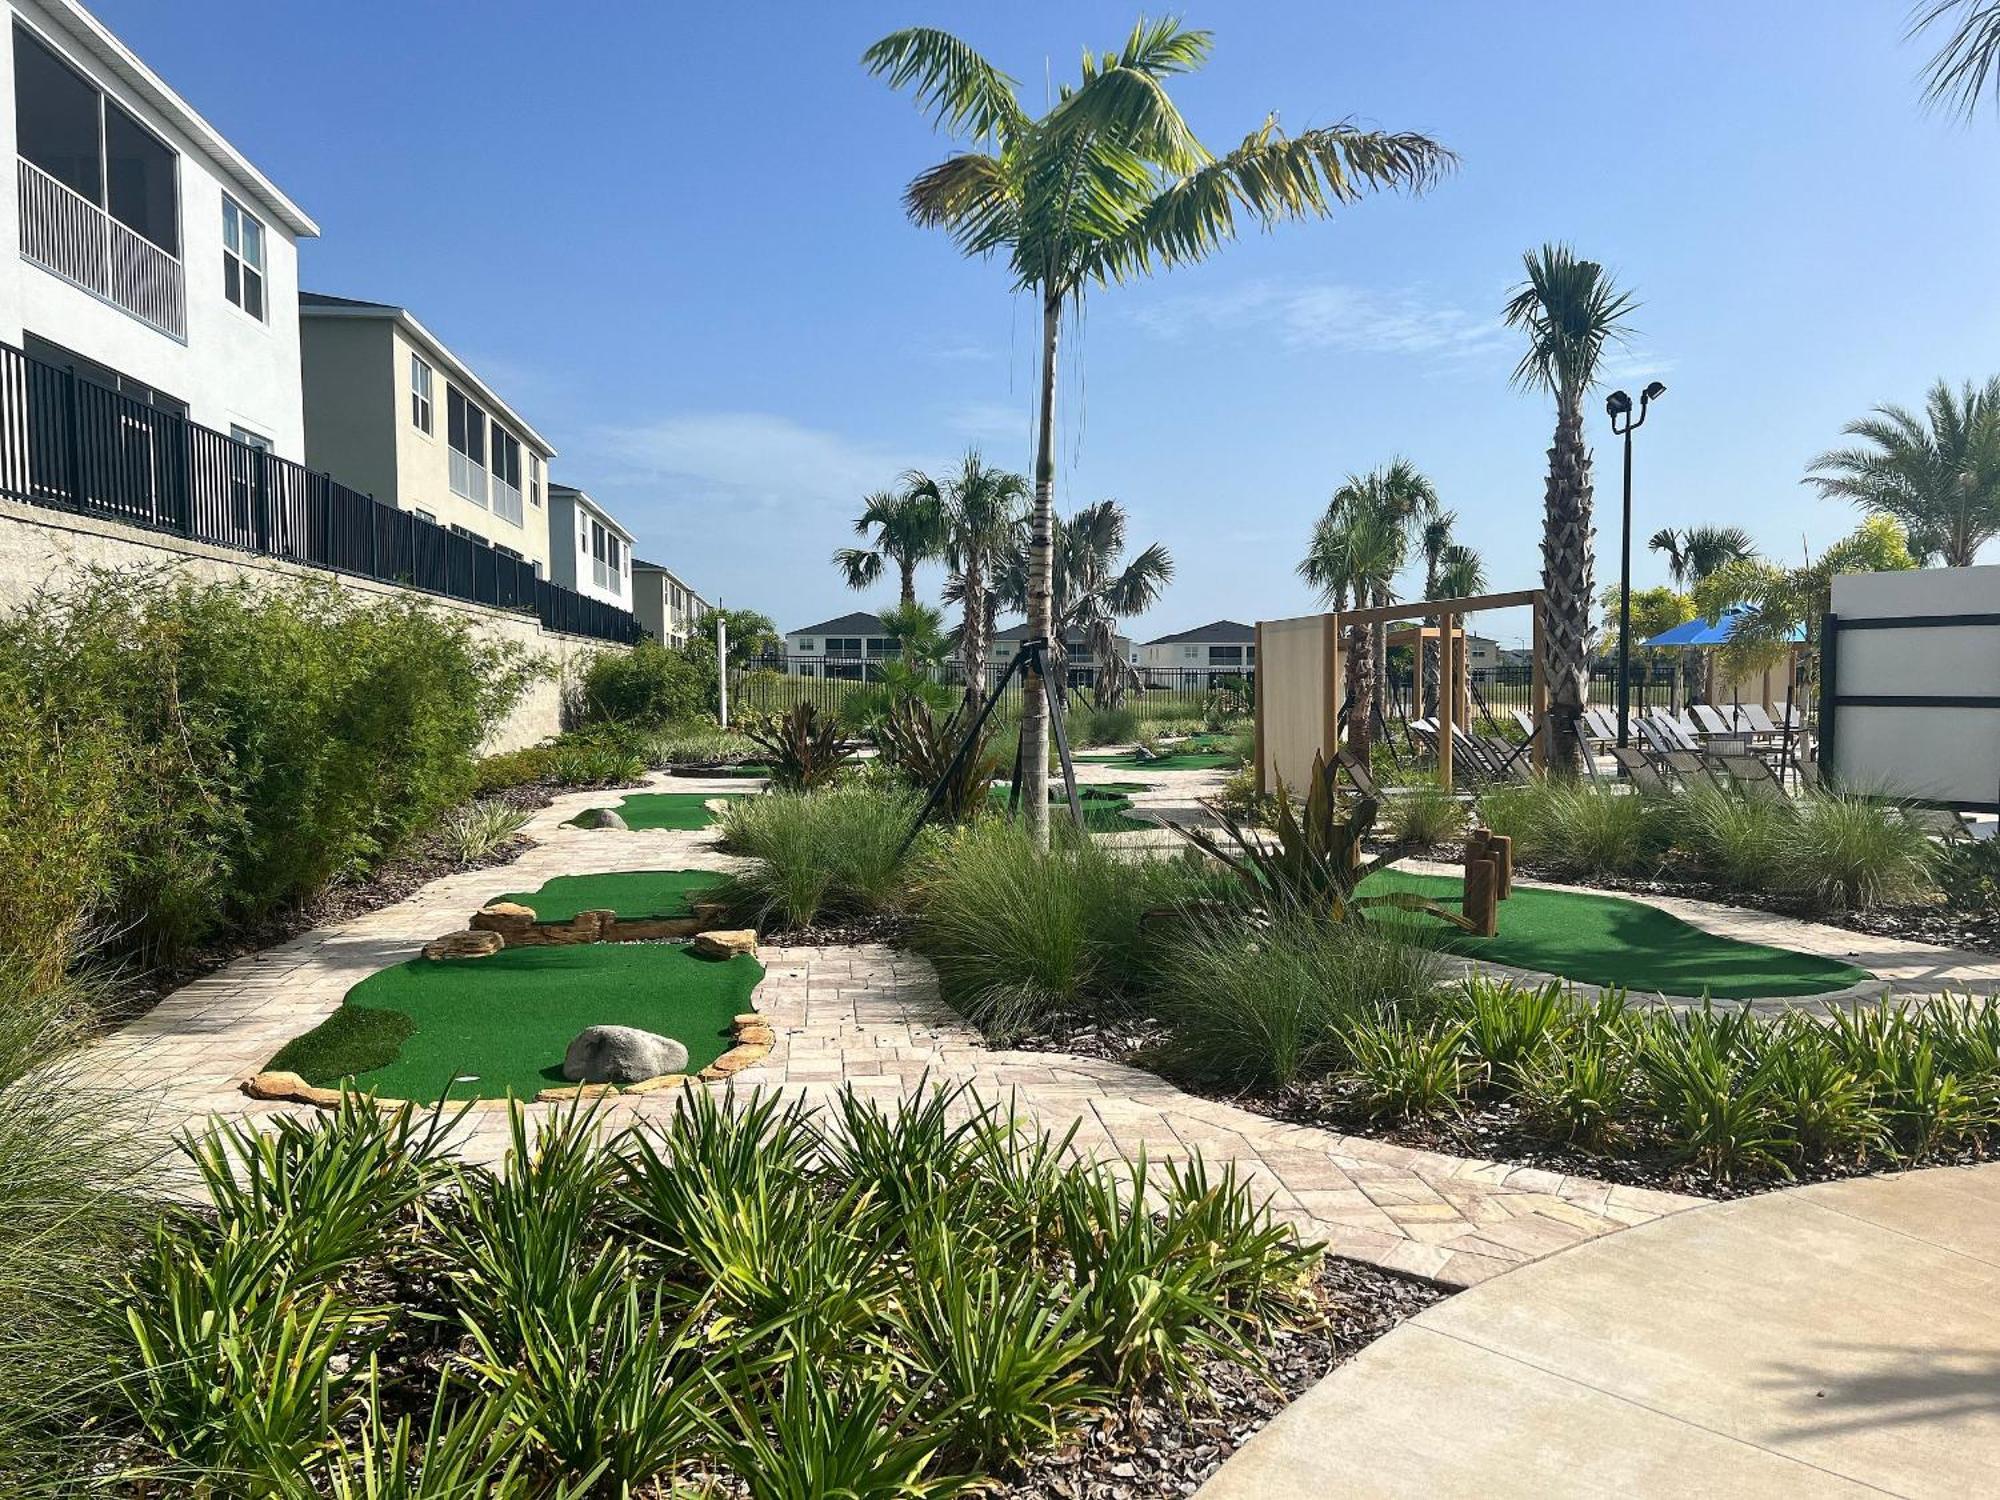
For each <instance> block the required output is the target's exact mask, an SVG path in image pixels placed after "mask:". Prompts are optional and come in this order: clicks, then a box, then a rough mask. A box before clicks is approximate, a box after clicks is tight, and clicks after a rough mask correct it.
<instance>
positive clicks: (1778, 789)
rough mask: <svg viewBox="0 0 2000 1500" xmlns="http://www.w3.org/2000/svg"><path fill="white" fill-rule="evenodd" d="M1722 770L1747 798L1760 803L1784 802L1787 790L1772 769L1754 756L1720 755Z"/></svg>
mask: <svg viewBox="0 0 2000 1500" xmlns="http://www.w3.org/2000/svg"><path fill="white" fill-rule="evenodd" d="M1715 759H1716V760H1718V761H1720V762H1721V769H1722V771H1723V773H1724V774H1725V775H1726V776H1728V777H1729V779H1730V780H1731V781H1733V782H1735V783H1736V786H1737V789H1738V790H1739V791H1741V792H1742V793H1743V795H1744V796H1745V797H1747V798H1750V799H1752V800H1754V801H1759V802H1783V801H1785V800H1786V797H1785V789H1784V787H1783V786H1781V785H1779V783H1778V778H1777V777H1775V776H1773V775H1772V774H1771V768H1770V767H1769V766H1767V765H1765V764H1764V762H1762V761H1761V760H1759V759H1757V757H1756V756H1754V755H1718V756H1716V757H1715Z"/></svg>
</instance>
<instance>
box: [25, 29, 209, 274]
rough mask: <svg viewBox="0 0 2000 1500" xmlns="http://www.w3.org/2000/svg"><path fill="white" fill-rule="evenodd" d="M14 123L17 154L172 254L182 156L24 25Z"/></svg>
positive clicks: (177, 240)
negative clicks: (18, 152) (176, 153)
mask: <svg viewBox="0 0 2000 1500" xmlns="http://www.w3.org/2000/svg"><path fill="white" fill-rule="evenodd" d="M14 129H15V137H16V143H17V146H18V149H19V151H20V153H21V155H22V156H23V157H25V158H26V159H27V160H28V161H29V162H31V163H33V164H34V165H35V166H37V167H39V168H41V169H42V171H44V172H46V173H48V174H49V176H51V177H53V178H54V179H55V180H56V181H57V182H59V183H61V184H62V185H63V186H64V187H66V188H68V189H69V190H70V191H71V192H73V193H75V194H77V196H79V197H81V198H85V199H87V200H89V201H90V202H91V203H94V204H96V205H97V207H99V208H101V209H104V210H105V211H106V212H107V213H109V214H110V215H111V217H112V218H114V219H116V220H117V221H118V222H119V223H120V224H123V225H124V226H125V227H126V228H127V229H129V230H131V231H132V232H133V233H134V234H136V235H139V236H140V237H141V238H143V239H146V240H149V241H151V242H152V243H153V244H155V245H157V246H159V247H160V249H162V250H164V251H166V252H167V254H169V255H172V256H176V257H177V256H179V254H180V253H181V225H180V178H179V165H180V158H179V157H178V156H176V155H175V154H174V151H173V149H172V148H171V147H170V146H168V145H167V144H166V143H165V142H164V141H162V140H161V139H160V138H159V137H158V136H156V135H154V134H153V132H152V131H150V130H148V129H147V128H146V127H145V126H143V125H141V124H140V123H139V122H138V121H137V120H136V119H134V118H133V117H132V116H131V115H130V114H128V113H127V112H126V111H125V110H124V109H122V108H121V107H120V106H119V105H117V104H115V103H113V102H112V101H111V100H109V99H107V98H106V97H105V96H104V93H103V91H102V90H100V89H99V88H98V87H97V86H96V85H95V84H93V83H91V81H90V80H89V79H87V78H85V77H84V76H83V75H82V74H81V73H79V72H77V71H76V70H75V69H74V68H72V67H71V66H70V65H69V64H68V63H66V62H64V61H63V60H62V59H61V58H60V57H58V56H57V55H56V54H55V53H54V52H53V51H52V50H51V49H50V48H49V47H47V46H46V45H44V44H43V43H42V42H41V41H40V40H39V39H38V38H37V37H36V36H35V35H34V34H33V33H32V32H30V31H28V30H27V29H26V28H25V27H22V26H20V25H18V24H17V25H16V26H15V27H14Z"/></svg>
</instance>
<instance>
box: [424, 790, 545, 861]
mask: <svg viewBox="0 0 2000 1500" xmlns="http://www.w3.org/2000/svg"><path fill="white" fill-rule="evenodd" d="M527 824H528V814H527V813H526V812H524V811H522V810H521V809H520V808H518V807H509V806H507V804H506V803H504V802H471V803H467V804H466V805H465V806H464V807H460V808H455V809H453V810H452V812H451V815H450V816H449V817H447V818H446V819H445V820H444V826H443V827H442V828H441V829H440V830H439V831H440V833H441V834H442V836H443V838H444V841H445V847H446V848H448V849H450V850H451V852H452V853H453V854H454V855H455V856H457V858H458V860H459V862H460V863H462V864H473V863H475V862H476V861H478V860H482V859H485V858H486V857H487V856H488V855H490V854H493V853H494V852H495V851H497V850H499V849H502V848H504V847H505V846H506V845H507V844H508V843H510V842H511V841H512V840H513V838H514V836H515V835H516V834H518V833H519V832H520V831H521V830H522V829H523V828H525V827H526V826H527Z"/></svg>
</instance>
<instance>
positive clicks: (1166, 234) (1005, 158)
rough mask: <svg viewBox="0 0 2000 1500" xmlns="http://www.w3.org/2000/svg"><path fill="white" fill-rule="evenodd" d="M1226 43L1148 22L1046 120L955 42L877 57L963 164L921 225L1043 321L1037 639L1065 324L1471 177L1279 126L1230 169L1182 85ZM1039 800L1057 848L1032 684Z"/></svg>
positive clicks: (909, 39) (1031, 593) (1396, 141)
mask: <svg viewBox="0 0 2000 1500" xmlns="http://www.w3.org/2000/svg"><path fill="white" fill-rule="evenodd" d="M1210 46H1211V39H1210V36H1209V34H1208V33H1207V32H1205V31H1191V30H1188V29H1186V28H1185V27H1183V26H1182V25H1181V23H1180V22H1179V21H1177V20H1173V19H1164V20H1155V21H1148V20H1144V19H1141V20H1140V21H1138V22H1137V23H1136V24H1135V25H1134V26H1133V28H1132V31H1131V34H1130V35H1129V36H1128V37H1127V38H1126V40H1125V43H1124V45H1123V46H1122V47H1120V48H1119V49H1118V50H1117V51H1115V52H1104V53H1087V54H1086V55H1085V57H1084V59H1083V66H1082V75H1081V77H1080V78H1079V80H1078V81H1077V82H1075V83H1071V84H1065V85H1063V86H1062V88H1061V89H1060V91H1059V92H1058V93H1057V95H1056V98H1055V100H1054V102H1053V103H1051V104H1050V105H1049V106H1048V108H1047V109H1045V110H1044V111H1043V112H1042V113H1041V114H1040V115H1039V116H1036V115H1031V114H1029V112H1028V111H1027V110H1026V109H1025V108H1023V107H1022V105H1021V102H1020V100H1019V98H1018V97H1017V96H1016V94H1015V82H1014V80H1013V79H1012V78H1010V77H1008V75H1007V74H1005V73H1003V72H1001V71H1000V69H998V68H997V67H995V66H994V65H993V64H992V63H990V62H988V61H987V60H986V59H985V58H983V57H981V56H980V55H979V54H978V53H977V52H975V51H974V50H973V49H972V48H971V47H970V46H968V45H967V44H966V43H964V42H962V41H960V40H959V39H958V38H957V37H954V36H952V35H951V34H949V33H948V32H944V31H939V30H935V29H933V28H930V27H915V28H912V29H909V30H905V31H897V32H893V33H891V34H890V35H888V36H886V37H884V38H882V40H881V41H879V42H877V43H875V45H874V46H872V47H870V48H869V49H868V51H867V52H866V53H864V54H863V56H862V61H863V63H864V64H865V65H866V66H867V68H868V69H869V71H871V72H873V73H875V74H877V75H879V76H884V77H886V78H887V79H888V81H889V84H890V86H891V87H893V88H899V89H901V88H907V89H909V90H910V91H911V93H912V95H913V96H914V98H915V101H916V103H917V104H918V105H919V106H920V107H921V108H923V109H924V110H925V111H927V112H928V113H929V114H930V115H931V117H932V119H933V121H934V123H935V124H936V125H937V126H938V127H939V128H941V129H943V130H945V131H947V132H949V133H951V134H953V135H956V136H959V137H960V138H962V139H964V140H965V141H966V142H967V143H968V145H969V148H970V149H967V150H963V151H960V152H958V153H956V154H954V155H952V156H950V157H948V158H947V159H946V160H945V161H943V162H941V163H940V164H939V165H937V166H935V167H933V168H931V169H930V170H929V171H927V172H925V173H923V174H922V175H921V176H919V177H918V178H917V179H916V180H915V181H914V182H912V183H911V184H910V186H909V189H908V191H907V192H906V193H905V195H904V204H905V207H906V208H907V209H908V211H909V215H910V218H911V219H912V220H913V221H914V222H916V223H918V224H920V225H924V226H931V227H937V228H941V229H944V230H946V231H948V232H949V233H950V234H951V236H952V238H953V239H954V240H955V241H956V242H957V244H958V246H959V248H960V249H961V250H962V251H963V252H964V253H966V254H967V255H974V256H982V257H984V256H990V255H995V254H1004V255H1005V256H1006V258H1007V262H1008V268H1009V270H1010V271H1011V272H1012V274H1013V278H1014V285H1015V286H1016V288H1017V289H1019V290H1022V291H1028V292H1032V293H1034V295H1035V297H1036V300H1037V302H1038V303H1039V306H1040V311H1041V387H1040V393H1039V399H1038V413H1037V419H1036V440H1035V476H1034V477H1035V500H1034V512H1033V519H1032V526H1031V530H1030V535H1029V589H1028V609H1027V614H1028V629H1029V631H1030V633H1032V634H1035V635H1052V633H1053V631H1054V628H1055V611H1054V600H1053V594H1052V592H1051V590H1052V574H1053V570H1054V565H1055V419H1056V350H1057V343H1058V335H1059V333H1060V331H1061V326H1062V318H1063V314H1064V312H1065V311H1069V312H1071V313H1072V314H1074V313H1075V312H1076V311H1078V310H1079V309H1080V307H1081V305H1082V302H1083V297H1084V293H1085V292H1086V290H1088V289H1090V288H1093V287H1104V286H1108V285H1110V284H1112V283H1114V282H1122V281H1127V280H1131V279H1134V278H1136V277H1139V276H1142V275H1148V274H1150V273H1151V272H1152V271H1154V270H1155V269H1156V268H1168V267H1173V266H1177V265H1185V264H1188V263H1191V262H1195V261H1200V260H1205V259H1207V258H1208V257H1209V256H1210V255H1212V254H1213V253H1214V252H1215V251H1216V250H1217V249H1218V248H1219V247H1220V246H1221V245H1223V244H1224V243H1226V242H1227V241H1229V240H1231V239H1233V238H1234V237H1235V235H1236V230H1237V215H1238V212H1239V211H1241V212H1242V213H1243V214H1244V215H1246V216H1247V217H1249V218H1250V219H1252V220H1253V221H1255V222H1256V223H1258V224H1259V225H1262V226H1264V227H1267V228H1268V227H1270V226H1271V225H1273V224H1275V223H1278V222H1280V221H1283V220H1297V219H1311V218H1325V217H1326V216H1327V215H1329V214H1330V213H1331V212H1332V211H1333V209H1334V208H1335V206H1337V205H1340V204H1346V203H1352V202H1355V201H1356V200H1358V199H1359V198H1360V197H1361V196H1362V195H1363V194H1364V193H1366V192H1368V191H1370V190H1372V189H1377V188H1406V189H1410V190H1412V191H1419V190H1422V189H1423V188H1426V187H1428V186H1429V185H1430V184H1431V183H1433V182H1434V181H1436V180H1437V179H1438V178H1439V177H1440V176H1442V175H1443V174H1444V173H1445V172H1447V171H1448V170H1450V169H1451V167H1452V166H1453V165H1454V164H1455V163H1454V158H1453V157H1452V155H1451V153H1450V152H1449V151H1447V150H1446V149H1445V148H1444V147H1442V146H1440V145H1439V144H1438V143H1437V142H1436V141H1434V140H1431V139H1430V138H1429V137H1428V136H1423V135H1416V134H1392V133H1388V132H1383V131H1373V130H1361V129H1358V128H1356V127H1355V126H1353V125H1350V124H1345V123H1343V124H1338V125H1329V126H1319V127H1315V128H1313V129H1310V130H1305V131H1302V132H1300V133H1299V134H1297V135H1287V134H1286V133H1285V132H1284V131H1282V130H1280V129H1279V128H1278V123H1277V119H1276V117H1275V116H1273V117H1270V118H1267V119H1266V120H1265V121H1264V123H1263V124H1262V125H1260V126H1258V127H1257V128H1256V129H1255V130H1253V131H1251V132H1250V134H1249V135H1247V136H1245V137H1244V138H1243V139H1242V141H1240V142H1239V143H1238V144H1237V145H1236V146H1234V147H1233V148H1231V149H1230V150H1228V151H1225V152H1224V153H1223V154H1222V155H1220V156H1216V155H1214V154H1213V153H1212V152H1210V151H1209V149H1208V148H1207V147H1206V146H1204V145H1203V144H1202V143H1201V141H1200V139H1199V138H1198V137H1197V136H1196V135H1195V133H1194V131H1193V130H1192V129H1191V128H1190V127H1189V125H1188V123H1187V121H1186V120H1184V119H1183V118H1182V117H1181V114H1180V111H1179V110H1178V109H1177V108H1176V107H1175V105H1174V103H1173V100H1172V99H1171V97H1169V95H1168V93H1167V88H1166V85H1167V83H1168V82H1169V81H1170V80H1171V79H1173V78H1175V77H1177V76H1179V75H1181V74H1184V73H1189V72H1192V71H1193V70H1194V69H1196V68H1198V67H1200V66H1201V65H1202V63H1203V62H1205V61H1206V60H1207V58H1208V55H1209V50H1210ZM1022 724H1023V728H1024V733H1025V734H1026V737H1027V741H1028V749H1027V756H1026V774H1025V776H1024V779H1023V790H1024V792H1025V794H1026V797H1027V808H1028V826H1029V829H1030V831H1031V833H1032V834H1033V836H1034V837H1035V838H1036V839H1038V840H1039V841H1041V842H1042V843H1044V844H1046V842H1047V840H1048V806H1047V801H1048V798H1047V774H1048V769H1047V768H1048V705H1047V701H1046V697H1045V693H1044V688H1043V684H1041V683H1040V682H1030V683H1029V684H1028V690H1027V692H1026V694H1025V696H1024V699H1023V703H1022Z"/></svg>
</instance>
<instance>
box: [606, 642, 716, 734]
mask: <svg viewBox="0 0 2000 1500" xmlns="http://www.w3.org/2000/svg"><path fill="white" fill-rule="evenodd" d="M578 696H579V699H580V702H579V710H580V712H581V714H582V717H583V719H584V721H585V722H610V723H614V724H632V725H637V726H641V727H647V728H651V727H657V726H659V725H663V724H671V723H673V722H675V721H676V720H684V719H692V718H696V717H698V716H699V715H701V714H704V713H708V712H711V711H712V710H713V709H714V706H715V704H714V699H715V688H714V682H713V679H712V677H711V676H707V675H704V674H703V672H702V670H701V669H700V668H699V667H697V666H696V665H695V664H694V663H693V662H692V661H690V660H689V659H688V657H687V656H686V655H685V654H684V653H682V652H680V651H676V650H674V649H672V648H670V647H667V646H663V645H661V644H660V643H659V642H658V641H650V640H649V641H641V642H639V644H637V645H636V646H632V647H630V648H628V649H625V650H604V651H598V652H596V653H595V654H593V655H592V656H591V658H590V664H589V665H588V666H587V667H586V668H585V669H584V673H583V681H582V685H581V689H580V692H579V695H578Z"/></svg>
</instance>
